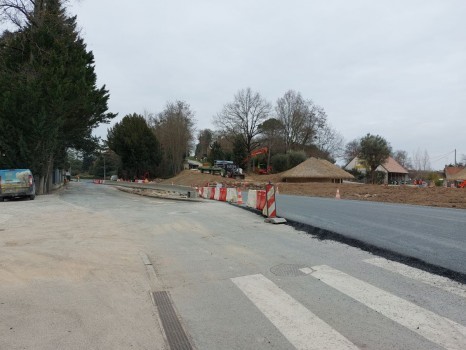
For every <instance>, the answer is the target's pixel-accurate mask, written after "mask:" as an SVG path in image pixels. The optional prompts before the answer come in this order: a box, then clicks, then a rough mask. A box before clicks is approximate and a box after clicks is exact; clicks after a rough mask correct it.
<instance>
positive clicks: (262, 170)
mask: <svg viewBox="0 0 466 350" xmlns="http://www.w3.org/2000/svg"><path fill="white" fill-rule="evenodd" d="M268 153H269V149H268V148H267V147H262V148H258V149H256V150H254V151H252V152H251V153H250V154H249V156H248V157H247V158H246V159H245V160H244V163H247V162H249V160H251V159H253V171H254V172H255V173H257V174H259V175H267V174H270V172H271V171H272V167H271V166H267V164H263V163H258V164H257V165H254V158H255V157H257V156H259V155H261V154H268Z"/></svg>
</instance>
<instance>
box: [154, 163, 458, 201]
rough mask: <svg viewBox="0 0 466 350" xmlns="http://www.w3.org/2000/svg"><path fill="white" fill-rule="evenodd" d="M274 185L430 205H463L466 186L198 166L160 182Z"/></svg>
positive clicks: (282, 190)
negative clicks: (304, 178) (305, 178)
mask: <svg viewBox="0 0 466 350" xmlns="http://www.w3.org/2000/svg"><path fill="white" fill-rule="evenodd" d="M269 182H270V183H273V184H275V185H276V186H277V190H278V193H279V194H290V195H299V196H312V197H327V198H335V197H336V193H337V190H338V192H339V195H340V198H341V199H350V200H362V201H376V202H388V203H401V204H412V205H424V206H433V207H445V208H458V209H466V188H450V187H448V188H447V187H437V186H418V185H370V184H360V183H356V182H351V181H343V182H341V183H332V182H301V183H298V182H284V181H283V173H280V174H272V175H259V174H246V175H245V178H244V179H241V180H237V179H232V178H225V177H222V176H221V175H214V174H205V173H201V172H200V171H199V170H195V169H193V170H184V171H183V172H182V173H180V174H179V175H178V176H176V177H173V178H171V179H167V180H163V181H161V183H164V184H173V185H183V186H192V187H203V186H206V185H207V186H209V185H211V186H215V185H216V184H222V185H225V186H226V185H228V186H233V187H240V188H242V189H263V188H265V185H266V184H268V183H269Z"/></svg>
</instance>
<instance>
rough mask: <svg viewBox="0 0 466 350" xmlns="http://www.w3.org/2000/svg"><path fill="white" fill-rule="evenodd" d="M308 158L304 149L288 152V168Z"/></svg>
mask: <svg viewBox="0 0 466 350" xmlns="http://www.w3.org/2000/svg"><path fill="white" fill-rule="evenodd" d="M306 159H307V156H306V153H304V152H303V151H290V152H288V169H291V168H294V167H295V166H296V165H298V164H301V163H302V162H304V161H305V160H306Z"/></svg>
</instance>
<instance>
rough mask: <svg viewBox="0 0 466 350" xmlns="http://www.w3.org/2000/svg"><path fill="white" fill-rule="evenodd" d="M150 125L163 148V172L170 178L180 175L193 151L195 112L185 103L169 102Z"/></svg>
mask: <svg viewBox="0 0 466 350" xmlns="http://www.w3.org/2000/svg"><path fill="white" fill-rule="evenodd" d="M150 123H151V125H152V127H153V130H154V133H155V136H156V137H157V140H159V142H160V144H161V146H162V152H163V158H162V168H163V169H162V171H164V173H165V175H168V176H172V175H176V174H178V173H179V172H180V171H181V170H182V168H183V161H184V159H185V157H186V156H188V155H189V153H190V151H191V150H192V149H193V141H194V112H193V111H192V110H191V108H190V106H189V104H187V103H186V102H184V101H176V102H169V103H167V106H166V107H165V110H164V111H163V112H161V113H159V114H158V115H157V117H155V118H152V119H151V121H150Z"/></svg>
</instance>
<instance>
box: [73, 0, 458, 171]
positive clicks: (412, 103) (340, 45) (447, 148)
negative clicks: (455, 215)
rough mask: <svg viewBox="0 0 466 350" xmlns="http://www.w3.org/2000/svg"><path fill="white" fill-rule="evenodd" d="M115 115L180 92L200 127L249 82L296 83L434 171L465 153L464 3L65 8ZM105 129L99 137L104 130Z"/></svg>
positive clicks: (102, 2) (273, 1) (91, 4)
mask: <svg viewBox="0 0 466 350" xmlns="http://www.w3.org/2000/svg"><path fill="white" fill-rule="evenodd" d="M69 11H70V13H72V14H77V16H78V24H79V26H80V27H81V30H82V36H83V38H84V39H85V42H86V43H87V45H88V49H90V50H92V51H93V52H94V55H95V59H96V71H97V75H98V81H99V84H100V85H102V84H105V85H106V86H107V88H108V89H109V90H110V95H111V97H110V102H109V108H110V111H111V112H114V113H118V114H119V116H118V118H116V120H115V121H114V122H116V121H119V120H121V118H123V117H124V116H125V115H127V114H129V113H143V112H144V111H149V112H153V113H158V112H161V111H162V110H163V109H164V107H165V105H166V103H167V102H168V101H175V100H184V101H186V102H187V103H189V104H190V105H191V108H192V109H193V110H194V111H195V113H196V120H197V129H204V128H214V127H213V125H212V118H213V116H214V115H215V114H217V113H218V112H219V111H220V110H221V109H222V107H223V106H224V105H225V104H226V103H228V102H231V101H232V100H233V97H234V95H235V93H236V92H237V91H238V90H240V89H243V88H246V87H251V88H252V89H253V90H254V91H257V92H259V93H261V94H262V96H263V97H265V98H266V99H268V100H269V101H270V102H271V103H273V104H275V102H276V100H277V98H279V97H281V96H283V94H284V93H285V92H286V91H287V90H289V89H293V90H296V91H299V92H300V93H301V94H302V95H303V97H304V98H306V99H311V100H313V101H314V102H315V103H316V104H318V105H320V106H322V107H323V108H324V109H325V111H326V112H327V114H328V120H329V122H330V124H332V125H333V126H334V128H336V129H337V130H338V131H339V132H340V133H341V134H342V135H343V136H344V137H345V140H346V142H349V141H351V140H353V139H355V138H359V137H361V136H364V135H365V134H366V133H372V134H379V135H381V136H383V137H384V138H385V139H387V141H389V142H390V144H391V146H392V147H393V149H395V150H397V149H401V150H405V151H407V152H408V153H409V155H410V156H412V155H413V153H414V152H415V151H416V150H418V149H420V150H421V151H422V152H424V150H427V151H428V153H429V155H430V158H431V164H432V166H433V168H435V169H440V168H442V167H443V165H444V164H446V163H450V162H453V161H454V153H453V151H454V149H457V152H458V156H457V158H458V161H459V160H460V159H461V156H462V155H463V154H466V136H465V130H466V118H465V117H466V1H464V0H457V1H455V0H435V1H434V0H387V1H385V0H378V1H372V0H366V1H363V0H325V1H318V0H287V1H285V0H229V1H227V0H166V1H157V0H134V1H122V0H98V1H96V0H92V1H91V0H82V1H79V2H77V1H73V2H72V4H71V6H70V7H69ZM107 128H108V125H104V126H102V127H99V128H98V129H97V130H96V134H97V135H99V136H102V137H103V138H106V135H107V132H106V130H107Z"/></svg>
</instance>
